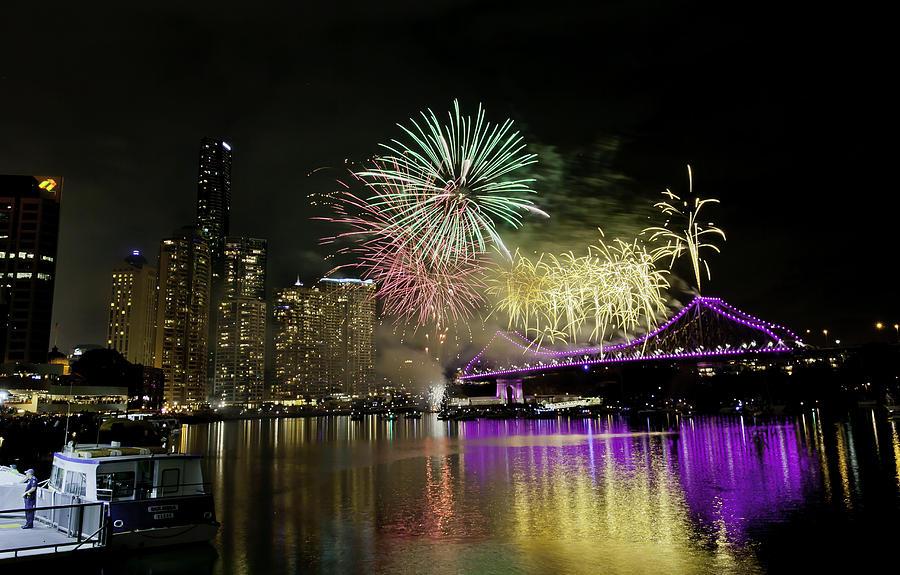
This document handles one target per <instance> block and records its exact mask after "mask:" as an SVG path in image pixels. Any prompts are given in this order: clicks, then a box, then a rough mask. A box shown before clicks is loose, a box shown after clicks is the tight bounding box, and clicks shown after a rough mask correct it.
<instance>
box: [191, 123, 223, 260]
mask: <svg viewBox="0 0 900 575" xmlns="http://www.w3.org/2000/svg"><path fill="white" fill-rule="evenodd" d="M230 206H231V146H230V145H229V144H228V142H224V141H222V140H215V139H213V138H203V139H202V140H200V170H199V174H198V176H197V226H198V227H199V228H200V232H201V234H202V235H203V237H204V238H205V239H206V241H207V242H208V243H209V247H210V251H211V253H212V257H213V260H214V261H218V259H219V258H220V257H221V255H222V251H223V249H224V246H225V238H226V237H227V236H228V229H229V210H230Z"/></svg>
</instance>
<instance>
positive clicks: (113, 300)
mask: <svg viewBox="0 0 900 575" xmlns="http://www.w3.org/2000/svg"><path fill="white" fill-rule="evenodd" d="M111 279H112V281H111V284H110V292H109V310H108V311H109V316H108V322H107V328H106V347H108V348H110V349H115V350H117V351H118V352H119V353H121V354H122V355H123V356H124V357H125V359H127V360H128V361H130V362H131V363H139V364H141V365H147V366H153V356H154V353H155V338H156V268H154V267H152V266H149V265H147V259H146V258H145V257H144V256H143V255H141V252H140V251H138V250H135V251H133V252H132V253H131V255H129V256H128V257H126V258H125V261H124V262H122V263H120V264H118V265H116V266H114V267H113V269H112V278H111Z"/></svg>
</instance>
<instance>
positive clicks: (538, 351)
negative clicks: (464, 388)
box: [459, 296, 805, 380]
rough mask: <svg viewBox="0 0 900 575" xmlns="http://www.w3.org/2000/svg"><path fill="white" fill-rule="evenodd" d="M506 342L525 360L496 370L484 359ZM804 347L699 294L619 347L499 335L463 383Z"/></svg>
mask: <svg viewBox="0 0 900 575" xmlns="http://www.w3.org/2000/svg"><path fill="white" fill-rule="evenodd" d="M498 338H499V340H500V341H498ZM502 340H505V341H506V342H509V343H511V344H512V345H513V346H516V347H518V348H521V350H522V356H521V358H520V359H516V360H514V362H513V363H514V365H508V366H502V367H501V366H495V365H491V364H490V363H489V362H488V361H487V360H486V359H485V356H486V352H487V351H488V349H489V348H491V347H492V345H493V344H494V343H495V342H498V343H500V342H501V341H502ZM804 346H805V344H804V343H803V342H802V341H801V340H800V339H799V338H798V337H797V336H796V335H795V334H794V333H793V332H792V331H790V330H789V329H787V328H785V327H782V326H780V325H776V324H773V323H770V322H767V321H764V320H761V319H759V318H756V317H753V316H751V315H749V314H747V313H744V312H742V311H740V310H739V309H737V308H735V307H733V306H731V305H729V304H727V303H725V302H724V301H722V300H721V299H720V298H713V297H699V296H698V297H696V298H694V300H693V301H692V302H691V303H690V304H689V305H688V306H686V307H684V308H682V309H681V311H679V312H678V313H677V314H676V315H675V316H674V317H672V318H671V319H670V320H669V321H667V322H666V323H665V324H663V325H661V326H659V327H658V328H657V329H656V330H654V331H652V332H650V333H648V334H647V335H644V336H642V337H640V338H637V339H635V340H633V341H630V342H627V343H622V344H617V345H611V346H605V347H604V346H596V347H589V348H585V349H576V350H564V351H555V350H551V349H548V348H545V347H542V346H540V345H538V344H537V343H535V342H533V341H531V340H529V339H528V338H526V337H525V336H524V335H522V334H521V333H519V332H515V331H512V332H510V331H498V332H497V333H495V334H494V337H493V338H492V339H491V341H490V342H489V343H488V344H487V345H486V346H485V347H484V349H482V350H481V352H480V353H478V355H476V356H475V357H474V358H472V360H471V361H470V362H469V363H468V365H466V368H465V369H464V370H463V375H462V376H461V377H460V378H459V379H461V380H474V379H485V378H488V377H493V376H512V375H516V374H524V373H527V372H531V371H541V370H551V369H559V368H561V367H566V366H573V365H583V366H589V365H595V364H612V363H621V362H628V361H653V360H672V359H692V358H698V359H699V358H704V357H707V358H716V357H723V358H724V357H729V356H737V355H746V354H769V353H792V352H793V351H794V350H795V349H798V348H800V347H804Z"/></svg>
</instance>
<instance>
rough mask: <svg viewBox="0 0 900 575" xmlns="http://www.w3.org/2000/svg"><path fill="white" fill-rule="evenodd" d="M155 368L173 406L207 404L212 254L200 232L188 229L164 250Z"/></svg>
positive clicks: (168, 241)
mask: <svg viewBox="0 0 900 575" xmlns="http://www.w3.org/2000/svg"><path fill="white" fill-rule="evenodd" d="M157 267H158V269H159V272H158V273H159V291H158V294H157V307H156V352H155V361H156V367H159V368H162V370H163V373H164V374H165V383H164V398H165V401H166V403H168V404H169V405H170V406H173V405H175V404H177V405H179V406H184V405H188V406H197V405H199V404H201V403H204V402H205V401H206V400H207V373H206V370H207V362H208V349H209V345H208V343H209V339H208V338H209V310H210V282H211V271H210V250H209V245H208V244H207V243H206V240H205V239H204V238H203V237H202V235H201V233H200V231H199V230H197V229H196V228H193V227H188V228H183V229H181V230H180V231H179V232H177V233H176V234H175V235H174V236H173V237H171V238H167V239H164V240H162V243H161V244H160V247H159V265H158V266H157Z"/></svg>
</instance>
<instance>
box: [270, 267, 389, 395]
mask: <svg viewBox="0 0 900 575" xmlns="http://www.w3.org/2000/svg"><path fill="white" fill-rule="evenodd" d="M375 289H376V287H375V284H374V283H373V282H371V281H361V280H350V279H347V280H336V279H330V278H326V279H322V280H320V281H318V282H316V284H315V285H313V286H312V287H305V286H303V285H302V284H301V283H300V282H299V281H298V282H297V284H295V285H294V286H293V287H290V288H281V289H276V290H275V293H274V297H273V302H272V308H273V313H272V321H273V331H274V346H273V347H274V361H273V369H274V375H275V381H274V384H273V398H274V399H276V400H278V401H282V402H291V401H297V400H299V399H301V398H308V397H311V398H321V397H325V396H327V395H330V394H334V393H346V394H350V395H366V394H368V393H370V392H371V391H372V390H373V388H374V385H375V297H374V296H375Z"/></svg>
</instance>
